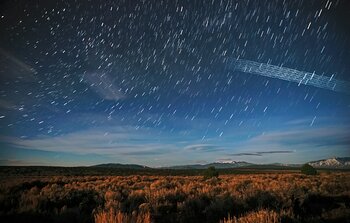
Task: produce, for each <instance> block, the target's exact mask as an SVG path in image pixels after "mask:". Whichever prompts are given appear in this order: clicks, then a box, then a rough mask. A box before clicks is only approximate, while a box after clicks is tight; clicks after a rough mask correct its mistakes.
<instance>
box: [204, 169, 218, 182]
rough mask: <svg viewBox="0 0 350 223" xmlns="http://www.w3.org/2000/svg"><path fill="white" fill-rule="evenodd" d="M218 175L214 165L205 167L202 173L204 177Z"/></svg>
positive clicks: (208, 177)
mask: <svg viewBox="0 0 350 223" xmlns="http://www.w3.org/2000/svg"><path fill="white" fill-rule="evenodd" d="M218 176H219V172H218V171H217V170H216V169H215V167H214V166H210V167H208V169H206V170H205V171H204V173H203V177H204V179H210V178H213V177H218Z"/></svg>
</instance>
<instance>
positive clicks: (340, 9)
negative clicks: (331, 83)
mask: <svg viewBox="0 0 350 223" xmlns="http://www.w3.org/2000/svg"><path fill="white" fill-rule="evenodd" d="M349 11H350V2H349V1H347V0H303V1H302V0H250V1H249V0H240V1H238V0H236V1H216V0H212V1H194V0H188V1H177V0H169V1H165V0H154V1H152V0H150V1H146V0H143V1H136V0H124V1H122V0H120V1H110V0H103V1H92V0H91V1H79V0H76V1H71V0H69V1H68V0H66V1H44V0H43V1H26V0H21V1H14V0H8V1H1V3H0V78H1V79H0V80H1V81H0V165H63V166H77V165H93V164H99V163H110V162H113V163H137V164H143V165H148V166H152V167H159V166H170V165H180V164H194V163H209V162H227V161H230V160H236V161H247V162H254V163H276V162H280V163H304V162H307V161H311V160H318V159H323V158H330V157H334V156H339V157H342V156H349V153H350V116H349V115H350V100H349V99H350V95H349V94H346V93H342V92H335V91H332V90H327V89H322V88H317V87H314V86H308V85H298V84H297V83H293V82H289V81H285V80H280V79H276V78H269V77H264V76H259V75H256V74H250V73H245V72H242V71H237V70H234V68H232V66H230V63H229V61H231V60H233V59H244V60H249V61H255V62H258V63H263V64H271V65H276V66H281V67H286V68H291V69H295V70H298V71H305V72H310V73H313V72H314V73H315V74H317V75H323V76H327V77H332V78H336V79H337V80H342V81H350V59H349V58H350V19H349Z"/></svg>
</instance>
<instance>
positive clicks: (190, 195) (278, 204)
mask: <svg viewBox="0 0 350 223" xmlns="http://www.w3.org/2000/svg"><path fill="white" fill-rule="evenodd" d="M0 215H1V218H0V219H1V222H97V223H102V222H111V223H119V222H123V223H124V222H135V223H138V222H145V223H147V222H169V223H171V222H191V223H194V222H226V223H229V222H235V223H242V222H243V223H248V222H249V223H250V222H320V221H321V222H346V221H347V220H348V219H350V173H348V172H343V173H335V172H334V173H320V174H319V175H316V176H307V175H302V174H297V173H281V174H278V173H266V174H244V175H222V176H220V177H219V178H210V179H203V177H202V176H187V177H185V176H169V177H165V176H137V175H136V176H85V177H83V176H76V177H74V176H69V177H67V176H55V177H37V178H35V177H30V178H26V177H12V178H2V179H1V188H0Z"/></svg>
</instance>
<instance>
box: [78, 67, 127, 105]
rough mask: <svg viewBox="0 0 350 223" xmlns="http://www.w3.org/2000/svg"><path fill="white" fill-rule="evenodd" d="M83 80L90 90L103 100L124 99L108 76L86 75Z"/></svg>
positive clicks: (124, 96) (123, 95)
mask: <svg viewBox="0 0 350 223" xmlns="http://www.w3.org/2000/svg"><path fill="white" fill-rule="evenodd" d="M83 80H84V81H85V82H86V83H87V84H89V86H90V88H91V89H92V90H93V91H94V92H95V93H97V94H98V95H99V96H100V97H101V98H103V99H105V100H114V101H117V100H120V99H124V98H126V95H125V94H124V93H123V92H122V91H121V89H120V88H118V86H117V85H116V84H115V83H114V81H113V80H112V79H111V78H110V77H109V76H108V74H99V73H87V74H85V75H84V77H83Z"/></svg>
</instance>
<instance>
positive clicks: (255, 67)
mask: <svg viewBox="0 0 350 223" xmlns="http://www.w3.org/2000/svg"><path fill="white" fill-rule="evenodd" d="M231 67H232V68H233V69H234V70H236V71H241V72H244V73H250V74H257V75H261V76H266V77H271V78H278V79H281V80H286V81H290V82H295V83H298V86H300V85H301V84H304V85H310V86H314V87H318V88H323V89H328V90H332V91H336V92H342V93H346V94H350V83H349V82H347V81H343V80H337V79H335V78H334V75H332V76H326V75H318V74H315V73H310V72H305V71H299V70H295V69H290V68H286V67H280V66H274V65H271V64H264V63H258V62H255V61H249V60H242V59H233V60H232V61H231Z"/></svg>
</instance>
